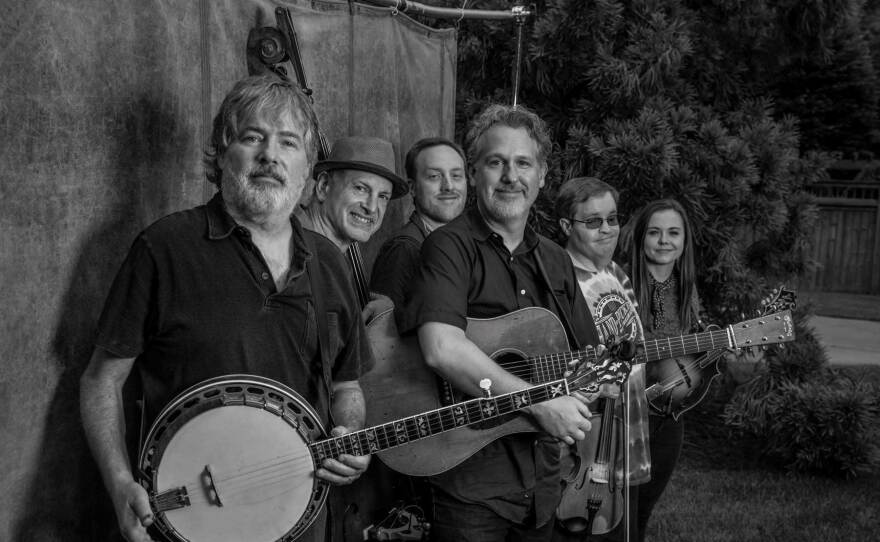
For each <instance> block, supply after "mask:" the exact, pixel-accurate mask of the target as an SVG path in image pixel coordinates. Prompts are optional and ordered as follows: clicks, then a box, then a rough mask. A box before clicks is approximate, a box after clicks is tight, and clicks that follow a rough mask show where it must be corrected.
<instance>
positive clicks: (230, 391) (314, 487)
mask: <svg viewBox="0 0 880 542" xmlns="http://www.w3.org/2000/svg"><path fill="white" fill-rule="evenodd" d="M248 378H253V377H248ZM209 382H211V381H209ZM270 382H271V381H270ZM206 384H207V383H206ZM273 384H274V383H273ZM279 386H280V385H279ZM218 390H220V392H219V393H218ZM286 392H289V393H291V394H292V393H293V392H290V390H287V389H282V390H279V389H268V388H265V387H262V386H260V385H257V386H254V385H253V383H251V382H247V383H241V382H237V383H232V384H230V381H229V380H223V381H221V382H215V383H214V384H213V385H211V386H208V387H204V386H203V387H201V388H199V389H198V390H193V389H191V390H188V391H187V392H185V393H184V394H183V396H181V397H182V399H181V400H175V401H173V402H172V403H171V404H170V405H169V407H167V408H166V409H165V410H164V411H163V412H162V413H161V414H160V416H159V419H158V420H157V422H156V424H154V426H153V428H152V429H151V431H150V434H149V436H148V439H147V446H146V447H145V448H144V451H143V452H142V454H141V461H140V465H141V468H142V470H143V471H144V473H145V474H146V475H147V476H146V480H145V484H144V485H145V486H147V490H148V492H149V493H150V496H151V499H152V501H153V502H152V504H153V508H154V511H156V513H157V526H158V527H159V529H160V531H162V532H163V534H165V535H166V536H167V537H169V539H171V540H175V541H176V540H180V541H183V540H186V541H189V542H202V541H205V542H208V541H211V542H224V541H233V540H234V541H240V540H248V541H253V542H279V541H283V542H287V541H289V540H294V539H295V538H296V537H298V536H299V535H300V534H302V532H303V531H305V529H306V528H308V527H309V525H310V524H311V523H312V522H313V521H314V519H315V517H316V516H317V514H318V512H320V509H321V506H322V505H323V503H324V500H325V499H326V494H327V488H326V483H324V482H320V481H317V480H316V478H315V476H314V472H315V469H316V465H315V464H314V460H313V458H312V454H311V451H310V449H309V447H308V443H309V442H311V441H312V440H314V438H315V437H316V436H319V435H321V434H323V429H321V427H320V423H319V422H318V421H317V418H316V417H315V418H312V416H313V415H314V412H313V411H312V410H311V408H310V407H308V405H306V404H305V403H304V402H303V401H302V400H301V399H299V398H298V396H295V394H294V395H289V396H288V395H287V393H286ZM279 393H284V395H279ZM196 398H197V400H194V399H196ZM181 488H185V489H181Z"/></svg>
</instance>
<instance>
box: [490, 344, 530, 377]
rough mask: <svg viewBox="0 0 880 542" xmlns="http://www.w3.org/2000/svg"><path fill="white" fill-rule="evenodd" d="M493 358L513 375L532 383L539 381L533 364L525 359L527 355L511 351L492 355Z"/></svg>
mask: <svg viewBox="0 0 880 542" xmlns="http://www.w3.org/2000/svg"><path fill="white" fill-rule="evenodd" d="M492 359H494V360H495V363H497V364H498V365H501V366H502V367H504V369H505V370H506V371H507V372H509V373H511V374H512V375H514V376H517V377H519V378H522V379H523V380H527V381H528V382H531V383H532V384H537V383H538V380H536V378H535V374H534V371H533V367H532V364H531V363H529V362H528V361H523V360H525V359H526V356H523V355H522V354H521V353H519V352H510V351H508V352H501V353H498V354H495V355H494V356H492Z"/></svg>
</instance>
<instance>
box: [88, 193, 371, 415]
mask: <svg viewBox="0 0 880 542" xmlns="http://www.w3.org/2000/svg"><path fill="white" fill-rule="evenodd" d="M291 222H292V225H293V240H292V243H293V251H292V252H293V253H292V259H291V262H290V263H291V265H290V271H289V273H288V278H287V283H286V284H285V285H284V287H283V288H282V289H281V291H278V290H277V289H276V287H275V282H274V280H273V279H272V276H271V273H270V272H269V268H268V265H267V264H266V262H265V260H264V259H263V257H262V254H261V253H260V250H259V248H257V246H256V245H255V244H254V243H253V241H252V240H251V236H250V232H248V230H247V229H246V228H243V227H241V226H239V225H238V224H236V222H235V220H234V219H233V218H232V217H231V216H230V215H229V214H228V213H227V212H226V210H225V206H224V204H223V200H222V198H221V196H220V194H217V195H216V196H215V197H214V198H213V199H212V200H211V201H210V202H209V203H208V204H206V205H202V206H199V207H196V208H195V209H190V210H188V211H182V212H179V213H174V214H172V215H169V216H167V217H165V218H163V219H161V220H159V221H157V222H155V223H154V224H152V225H151V226H150V227H148V228H147V229H146V230H145V231H144V232H142V233H141V234H140V235H139V236H138V238H137V239H136V240H135V242H134V244H133V246H132V248H131V250H130V251H129V254H128V256H127V258H126V260H125V262H124V263H123V265H122V268H121V269H120V271H119V273H118V274H117V276H116V279H115V280H114V282H113V286H112V287H111V289H110V293H109V295H108V297H107V301H106V303H105V306H104V310H103V313H102V314H101V318H100V321H99V325H98V338H97V341H96V343H97V345H98V346H100V347H101V348H104V349H105V350H107V351H109V352H110V353H112V354H114V355H117V356H119V357H123V358H130V357H136V362H135V366H136V368H137V370H138V371H139V372H140V375H141V377H142V381H143V386H144V394H145V398H146V407H147V421H148V423H149V422H150V421H152V420H153V419H154V418H155V416H156V415H157V414H158V412H159V410H161V409H162V407H164V406H165V404H166V403H168V402H169V401H170V400H171V399H172V398H174V396H175V395H177V394H178V393H180V392H181V391H183V390H184V389H186V388H187V387H189V386H191V385H193V384H197V383H199V382H201V381H203V380H206V379H208V378H212V377H215V376H221V375H225V374H232V373H244V374H254V375H260V376H264V377H268V378H271V379H274V380H277V381H279V382H281V383H283V384H285V385H287V386H289V387H291V388H292V389H294V390H295V391H297V392H298V393H300V394H301V395H302V396H303V397H304V398H305V400H306V401H308V402H309V403H310V404H311V405H312V406H313V407H315V410H316V411H317V412H318V413H319V414H320V415H321V416H322V420H321V421H322V422H323V423H324V424H326V423H327V422H328V412H329V404H328V397H327V396H326V390H327V384H328V383H327V382H325V380H327V379H328V378H329V379H332V380H336V381H346V380H356V379H357V378H358V377H359V376H360V366H361V363H367V362H370V361H371V356H372V353H371V351H370V346H369V344H368V343H367V341H366V336H365V332H364V326H363V322H362V321H361V316H360V309H359V308H358V306H357V301H356V300H355V297H354V290H353V288H352V285H351V282H350V280H349V274H348V271H347V269H346V267H345V262H344V260H343V258H342V255H341V254H340V252H339V249H337V248H336V247H335V246H334V245H333V244H332V243H331V242H330V241H328V240H327V239H325V238H323V237H321V236H320V235H317V234H314V233H312V232H308V231H304V230H303V229H302V228H301V227H300V225H299V223H298V222H297V220H296V219H293V218H292V219H291ZM313 259H314V261H312V262H311V263H308V262H310V260H313ZM311 266H314V267H311ZM309 268H312V269H314V270H315V271H316V272H315V275H316V276H315V277H312V280H310V279H309V273H308V270H309ZM313 284H314V285H315V286H316V288H317V291H316V292H313V291H312V285H313ZM314 295H320V296H323V297H322V299H323V300H324V303H323V304H324V307H325V308H326V324H327V326H328V328H329V330H328V331H329V333H328V335H329V343H330V344H329V345H328V346H329V347H328V353H329V356H328V357H330V358H331V362H330V363H331V364H332V366H330V367H327V366H325V364H324V363H323V362H322V360H321V353H320V348H319V344H318V334H317V325H318V322H319V321H321V320H320V319H318V318H317V317H316V309H315V304H314V299H313V296H314Z"/></svg>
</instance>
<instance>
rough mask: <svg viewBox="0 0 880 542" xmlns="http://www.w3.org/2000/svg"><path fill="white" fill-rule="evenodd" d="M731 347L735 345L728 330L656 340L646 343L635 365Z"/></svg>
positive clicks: (634, 360)
mask: <svg viewBox="0 0 880 542" xmlns="http://www.w3.org/2000/svg"><path fill="white" fill-rule="evenodd" d="M729 346H733V344H732V343H731V340H730V334H729V332H728V330H727V329H720V330H714V331H704V332H702V333H694V334H692V335H681V336H679V337H667V338H665V339H654V340H650V341H645V343H644V350H643V351H642V352H639V353H638V354H637V355H636V357H635V359H633V363H645V362H648V361H657V360H661V359H666V358H674V357H676V356H684V355H687V354H696V353H697V352H708V351H709V350H717V349H719V348H727V347H729Z"/></svg>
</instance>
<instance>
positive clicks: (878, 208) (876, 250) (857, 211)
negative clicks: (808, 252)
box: [801, 162, 880, 294]
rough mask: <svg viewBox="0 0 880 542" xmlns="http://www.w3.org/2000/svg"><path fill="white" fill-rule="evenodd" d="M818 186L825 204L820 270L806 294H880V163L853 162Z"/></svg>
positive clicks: (816, 247)
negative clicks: (809, 291) (816, 292)
mask: <svg viewBox="0 0 880 542" xmlns="http://www.w3.org/2000/svg"><path fill="white" fill-rule="evenodd" d="M830 173H831V180H830V181H825V182H822V183H818V184H815V185H812V186H811V187H810V191H811V192H812V193H813V194H815V195H816V197H817V203H818V204H819V221H818V224H817V225H816V229H815V230H814V232H813V243H812V247H813V252H812V259H813V260H815V261H816V262H817V263H818V264H819V267H818V269H816V270H815V271H814V272H811V273H809V274H808V275H807V276H806V277H805V278H804V281H803V282H802V285H801V286H802V288H804V289H806V290H811V291H821V292H847V293H858V294H880V163H878V162H868V163H865V162H859V163H855V162H850V163H841V164H838V165H836V166H835V167H834V168H832V169H831V170H830Z"/></svg>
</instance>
